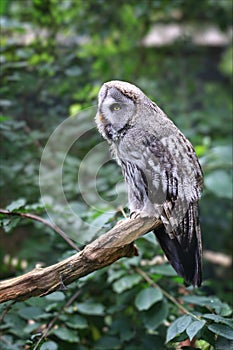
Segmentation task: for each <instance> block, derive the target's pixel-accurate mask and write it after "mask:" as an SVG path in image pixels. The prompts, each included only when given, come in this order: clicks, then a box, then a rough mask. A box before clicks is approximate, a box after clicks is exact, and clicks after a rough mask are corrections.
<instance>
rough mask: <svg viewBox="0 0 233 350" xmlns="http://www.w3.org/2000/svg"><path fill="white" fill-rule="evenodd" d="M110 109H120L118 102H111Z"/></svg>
mask: <svg viewBox="0 0 233 350" xmlns="http://www.w3.org/2000/svg"><path fill="white" fill-rule="evenodd" d="M110 109H111V111H119V110H120V109H121V106H120V105H119V103H113V104H112V105H111V107H110Z"/></svg>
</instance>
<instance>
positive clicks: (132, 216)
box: [129, 210, 141, 219]
mask: <svg viewBox="0 0 233 350" xmlns="http://www.w3.org/2000/svg"><path fill="white" fill-rule="evenodd" d="M140 216H141V211H140V210H134V211H132V213H130V216H129V218H130V219H136V218H139V217H140Z"/></svg>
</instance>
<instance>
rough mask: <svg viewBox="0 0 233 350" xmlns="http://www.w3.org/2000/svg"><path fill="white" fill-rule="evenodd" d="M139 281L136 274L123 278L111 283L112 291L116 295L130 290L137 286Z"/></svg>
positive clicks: (139, 278)
mask: <svg viewBox="0 0 233 350" xmlns="http://www.w3.org/2000/svg"><path fill="white" fill-rule="evenodd" d="M141 279H142V278H141V276H139V275H137V274H134V275H129V276H124V277H122V278H120V279H119V280H117V281H116V282H114V283H113V290H114V291H115V292H116V293H122V292H124V291H125V290H127V289H130V288H132V287H133V286H134V285H135V284H138V283H139V282H140V281H141Z"/></svg>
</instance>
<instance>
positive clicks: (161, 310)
mask: <svg viewBox="0 0 233 350" xmlns="http://www.w3.org/2000/svg"><path fill="white" fill-rule="evenodd" d="M167 315H168V305H167V302H166V301H164V300H163V301H162V302H159V303H156V304H155V305H153V306H152V308H151V309H150V310H148V311H147V312H143V313H142V319H143V323H144V325H145V327H146V328H147V329H148V330H155V329H156V328H157V327H158V326H159V325H160V324H161V323H162V322H163V321H164V320H166V318H167Z"/></svg>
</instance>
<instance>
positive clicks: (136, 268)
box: [135, 267, 200, 321]
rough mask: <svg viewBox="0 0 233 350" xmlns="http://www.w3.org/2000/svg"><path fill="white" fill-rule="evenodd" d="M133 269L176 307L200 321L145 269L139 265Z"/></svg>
mask: <svg viewBox="0 0 233 350" xmlns="http://www.w3.org/2000/svg"><path fill="white" fill-rule="evenodd" d="M135 271H136V272H137V273H138V274H139V275H141V276H142V277H143V278H144V280H145V281H147V282H148V283H149V285H151V286H152V287H154V288H158V289H159V290H160V291H161V292H162V294H163V295H164V296H165V297H166V298H167V299H169V300H170V301H171V302H172V303H173V304H175V305H176V306H177V307H178V309H180V310H181V311H182V312H184V313H185V314H187V315H190V316H192V317H193V318H195V319H196V320H198V321H200V319H199V317H197V316H196V315H194V314H193V313H191V312H190V311H189V310H188V309H186V308H185V307H184V306H183V305H181V304H180V303H178V301H177V300H176V299H175V298H174V297H173V296H172V295H170V294H169V293H168V292H166V290H164V289H163V288H161V287H160V286H159V285H158V284H157V283H155V282H154V281H153V280H152V279H151V278H150V277H149V276H148V275H147V273H146V272H145V271H143V270H142V269H140V267H135Z"/></svg>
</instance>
